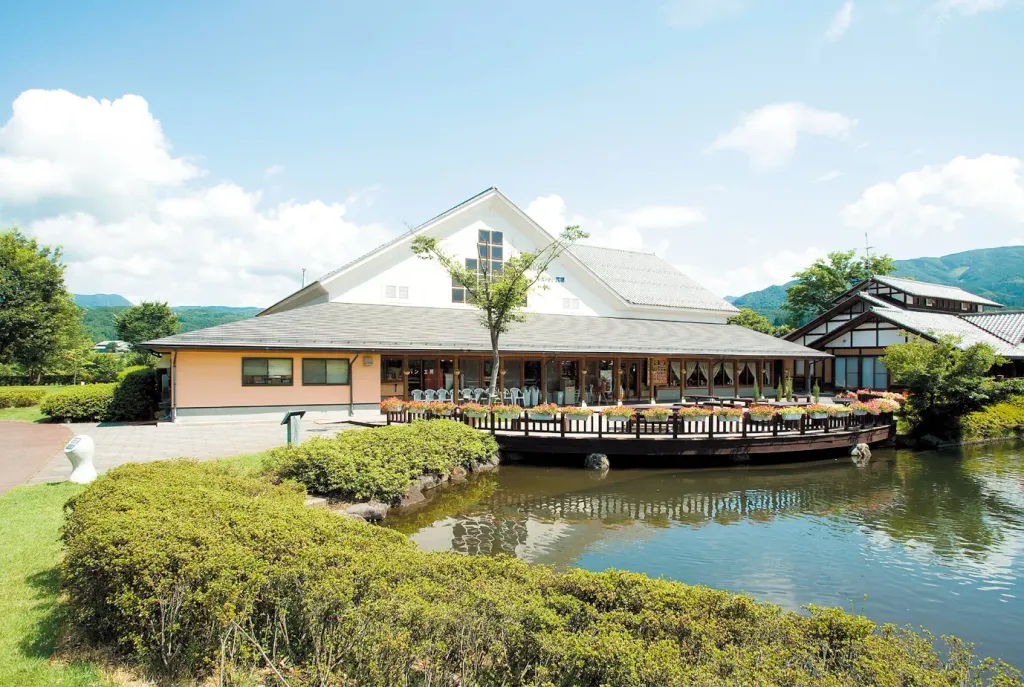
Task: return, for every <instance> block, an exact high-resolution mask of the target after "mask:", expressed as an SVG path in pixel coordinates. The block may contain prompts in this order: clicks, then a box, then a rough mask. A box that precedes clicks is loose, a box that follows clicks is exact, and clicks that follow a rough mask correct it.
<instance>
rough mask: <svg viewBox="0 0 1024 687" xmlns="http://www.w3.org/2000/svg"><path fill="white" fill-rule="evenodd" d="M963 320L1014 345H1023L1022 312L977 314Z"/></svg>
mask: <svg viewBox="0 0 1024 687" xmlns="http://www.w3.org/2000/svg"><path fill="white" fill-rule="evenodd" d="M962 317H963V319H965V320H967V321H968V322H970V323H971V324H973V325H976V326H978V327H981V328H982V329H984V330H985V331H987V332H991V333H992V334H995V335H996V336H998V337H999V338H1000V339H1002V340H1003V341H1006V342H1008V343H1012V344H1014V345H1018V346H1019V345H1021V343H1024V311H1018V312H993V313H987V312H986V313H978V314H977V315H963V316H962Z"/></svg>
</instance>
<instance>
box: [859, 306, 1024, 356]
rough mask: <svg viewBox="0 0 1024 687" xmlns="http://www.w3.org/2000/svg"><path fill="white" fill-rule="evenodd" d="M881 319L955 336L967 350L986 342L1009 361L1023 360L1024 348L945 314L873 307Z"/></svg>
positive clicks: (964, 320) (923, 331)
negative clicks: (969, 347)
mask: <svg viewBox="0 0 1024 687" xmlns="http://www.w3.org/2000/svg"><path fill="white" fill-rule="evenodd" d="M871 312H873V313H875V314H876V315H878V316H879V317H881V318H882V319H885V320H888V321H889V322H892V323H893V324H895V325H898V326H900V327H905V328H906V329H907V330H909V331H911V332H916V333H919V334H928V335H931V336H940V335H943V334H953V335H955V336H959V337H960V339H961V346H963V347H967V346H970V345H972V344H976V343H987V344H988V345H990V346H991V347H992V348H994V349H995V351H996V353H997V354H999V355H1001V356H1005V357H1008V358H1024V348H1021V347H1020V346H1014V345H1012V344H1009V343H1007V342H1006V341H1003V340H1002V339H1000V338H999V337H998V336H994V335H993V334H990V333H989V332H987V331H985V330H984V329H982V328H980V327H976V326H974V325H973V324H971V323H970V322H968V321H967V320H966V319H965V318H962V317H958V316H957V315H944V314H942V313H933V312H920V311H917V310H899V309H897V308H872V309H871Z"/></svg>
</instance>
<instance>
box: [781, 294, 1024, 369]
mask: <svg viewBox="0 0 1024 687" xmlns="http://www.w3.org/2000/svg"><path fill="white" fill-rule="evenodd" d="M946 334H952V335H955V336H958V337H959V338H960V345H961V346H963V347H966V346H970V345H972V344H975V343H979V342H981V343H987V344H989V345H990V346H992V348H993V349H994V350H995V352H996V353H997V354H998V355H1000V356H1002V357H1003V358H1005V359H1006V360H1007V361H1008V363H1007V364H1006V365H1005V366H1002V367H1000V368H997V369H995V370H993V374H1002V375H1006V376H1020V375H1021V374H1024V343H1022V342H1024V312H1004V311H1003V306H1002V305H1000V304H999V303H996V302H995V301H992V300H989V299H988V298H983V297H982V296H977V295H975V294H973V293H969V292H967V291H964V290H963V289H960V288H957V287H955V286H944V285H942V284H931V283H928V282H920V281H915V280H912V279H900V278H897V277H878V276H876V277H872V278H870V279H867V280H865V281H863V282H861V283H860V284H857V285H856V286H854V287H853V288H851V289H849V290H848V291H846V292H845V293H843V294H842V295H840V296H839V297H837V298H836V299H835V300H834V301H833V306H832V308H830V309H829V310H828V311H826V312H824V313H822V314H821V315H819V316H818V317H816V318H815V319H813V320H811V321H810V322H808V323H807V324H805V325H803V326H802V327H800V328H799V329H796V330H794V331H792V332H790V333H789V334H788V335H787V336H786V338H787V339H789V340H790V341H792V342H794V343H799V344H802V345H804V346H809V347H811V348H814V349H816V350H819V351H822V352H825V353H829V354H831V355H832V356H834V358H831V359H825V360H823V361H821V362H820V363H811V364H812V365H816V364H820V365H821V369H820V370H818V369H814V370H813V371H812V373H811V374H812V376H816V377H819V378H820V379H821V386H822V388H830V389H831V388H834V389H888V388H889V387H890V386H891V380H890V378H889V373H888V371H887V370H886V369H885V366H884V365H883V364H882V361H881V360H880V357H881V356H882V355H884V353H885V347H886V346H889V345H892V344H895V343H901V342H905V341H908V340H909V339H911V338H913V337H918V336H920V337H924V338H925V339H927V340H931V341H934V340H935V339H936V338H937V337H939V336H942V335H946ZM799 368H800V363H799V362H798V363H797V375H798V376H799V374H800V369H799Z"/></svg>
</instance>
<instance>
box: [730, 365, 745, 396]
mask: <svg viewBox="0 0 1024 687" xmlns="http://www.w3.org/2000/svg"><path fill="white" fill-rule="evenodd" d="M742 363H743V361H742V360H734V361H733V362H732V396H733V398H739V397H740V365H741V364H742Z"/></svg>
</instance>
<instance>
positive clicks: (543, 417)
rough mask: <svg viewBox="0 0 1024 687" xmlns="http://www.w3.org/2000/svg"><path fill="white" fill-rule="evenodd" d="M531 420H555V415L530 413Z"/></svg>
mask: <svg viewBox="0 0 1024 687" xmlns="http://www.w3.org/2000/svg"><path fill="white" fill-rule="evenodd" d="M530 419H531V420H554V419H555V414H554V413H530Z"/></svg>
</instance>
